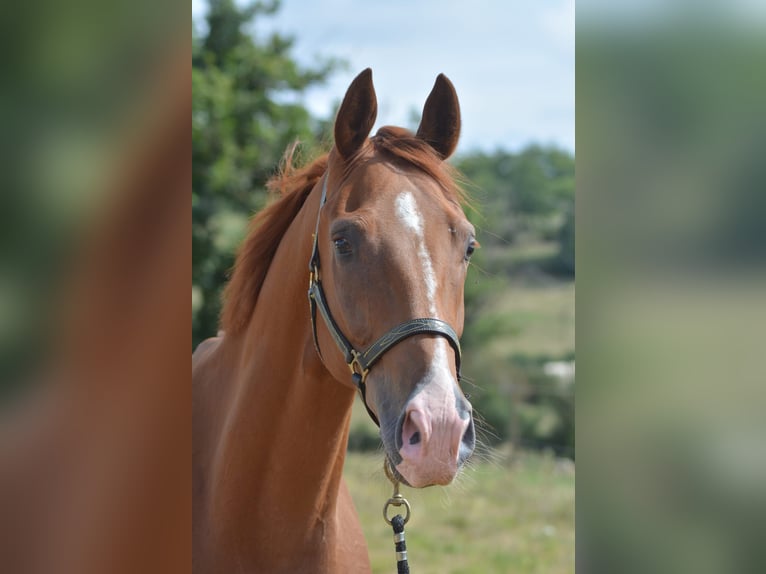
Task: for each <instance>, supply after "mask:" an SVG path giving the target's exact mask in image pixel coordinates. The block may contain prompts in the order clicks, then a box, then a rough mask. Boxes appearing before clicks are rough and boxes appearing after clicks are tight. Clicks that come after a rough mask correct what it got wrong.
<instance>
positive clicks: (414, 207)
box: [395, 191, 436, 317]
mask: <svg viewBox="0 0 766 574" xmlns="http://www.w3.org/2000/svg"><path fill="white" fill-rule="evenodd" d="M395 204H396V215H398V216H399V219H400V220H401V221H402V223H404V226H405V227H407V228H408V229H410V230H412V231H414V232H415V237H416V238H417V243H418V259H420V265H421V267H422V268H423V276H424V278H425V280H426V296H427V297H428V311H429V313H430V314H431V316H433V317H436V273H434V266H433V264H432V263H431V254H430V253H428V248H427V247H426V241H425V234H424V232H423V218H422V217H421V215H420V211H418V204H417V203H416V202H415V197H414V196H413V195H412V193H410V192H409V191H405V192H403V193H401V194H399V195H398V196H397V198H396V202H395Z"/></svg>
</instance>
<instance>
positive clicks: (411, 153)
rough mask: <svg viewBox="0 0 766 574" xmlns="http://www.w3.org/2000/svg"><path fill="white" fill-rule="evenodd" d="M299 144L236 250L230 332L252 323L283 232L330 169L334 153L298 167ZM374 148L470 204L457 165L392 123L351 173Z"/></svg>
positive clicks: (226, 314) (224, 318)
mask: <svg viewBox="0 0 766 574" xmlns="http://www.w3.org/2000/svg"><path fill="white" fill-rule="evenodd" d="M296 147H297V142H296V143H295V144H293V145H291V146H289V147H288V148H287V151H286V152H285V155H284V157H283V159H282V163H281V166H280V170H279V172H278V173H277V174H276V175H275V176H274V177H272V178H271V179H270V180H269V181H268V182H267V183H266V189H267V190H268V191H269V192H270V193H275V194H278V195H279V199H277V201H275V202H273V203H271V204H270V205H269V206H267V207H266V208H264V209H263V210H261V211H260V212H259V213H258V214H257V215H256V216H255V217H254V218H253V220H252V221H251V222H250V226H249V230H248V234H247V238H246V239H245V241H244V242H243V243H242V245H241V246H240V248H239V250H238V251H237V258H236V262H235V264H234V271H233V273H232V276H231V279H230V281H229V284H228V285H227V286H226V289H225V290H224V306H223V311H222V314H221V329H222V330H223V331H225V332H227V333H237V332H240V331H242V329H244V328H245V326H246V325H247V322H248V321H249V320H250V317H251V316H252V314H253V310H254V309H255V304H256V301H257V300H258V295H259V293H260V291H261V286H262V285H263V281H264V279H265V278H266V273H267V272H268V270H269V266H270V265H271V261H272V259H273V258H274V254H275V253H276V251H277V247H279V243H280V241H281V240H282V236H283V235H284V234H285V232H286V231H287V228H288V227H289V226H290V223H291V222H292V221H293V219H294V218H295V216H296V215H297V214H298V212H299V211H300V209H301V207H302V206H303V203H304V202H305V201H306V198H307V197H308V195H309V193H310V192H311V190H312V189H313V188H314V186H315V185H316V183H317V182H318V181H319V180H320V179H321V177H322V175H323V174H324V172H325V170H326V169H327V164H328V157H329V154H324V155H322V156H320V157H318V158H317V159H315V160H314V161H313V162H311V163H310V164H308V165H307V166H305V167H303V168H300V169H296V167H295V165H294V163H293V158H294V155H295V150H296ZM370 149H373V150H374V151H375V152H378V153H381V154H385V155H388V156H389V157H391V158H394V159H398V160H400V161H403V162H404V163H407V164H410V165H412V166H414V167H416V168H417V169H419V170H421V171H423V172H424V173H425V174H426V175H428V176H430V177H431V178H433V179H434V180H435V181H436V182H437V183H438V184H439V186H440V187H441V188H442V190H443V192H444V195H445V197H446V198H447V200H449V201H452V202H454V203H456V204H458V205H461V206H465V205H469V201H468V198H467V195H466V193H465V192H464V191H463V189H462V187H460V185H458V182H459V181H461V179H460V175H459V174H458V172H457V170H456V169H455V168H453V167H452V166H451V165H449V164H448V163H447V162H445V161H443V159H442V158H441V157H440V156H439V155H438V154H437V153H436V152H435V151H434V150H433V148H432V147H431V146H430V145H429V144H428V143H427V142H426V141H425V140H422V139H420V138H418V137H417V136H415V135H413V134H412V132H410V131H409V130H406V129H404V128H399V127H393V126H384V127H382V128H380V129H379V130H378V132H377V133H376V134H375V136H374V137H372V138H370V139H369V140H367V141H366V142H365V144H364V145H363V146H362V148H361V149H360V150H359V152H358V153H357V154H355V155H354V156H353V157H352V158H350V159H349V161H347V162H346V165H345V174H346V175H348V174H349V173H350V172H351V171H353V170H354V168H355V167H357V166H358V165H359V164H360V163H361V162H363V161H364V159H365V158H366V157H369V153H368V152H369V151H370Z"/></svg>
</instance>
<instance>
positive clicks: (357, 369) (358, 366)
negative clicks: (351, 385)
mask: <svg viewBox="0 0 766 574" xmlns="http://www.w3.org/2000/svg"><path fill="white" fill-rule="evenodd" d="M361 356H362V354H361V353H360V352H359V351H357V350H356V349H351V357H352V359H351V361H350V362H349V363H347V365H348V368H349V370H350V371H351V374H352V375H359V376H360V377H361V379H362V380H361V382H362V383H363V382H364V381H365V380H366V379H367V373H369V372H370V369H369V368H367V369H365V368H364V367H363V366H362V363H361V362H360V361H359V358H360V357H361Z"/></svg>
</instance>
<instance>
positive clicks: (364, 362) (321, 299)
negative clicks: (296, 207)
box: [308, 169, 461, 426]
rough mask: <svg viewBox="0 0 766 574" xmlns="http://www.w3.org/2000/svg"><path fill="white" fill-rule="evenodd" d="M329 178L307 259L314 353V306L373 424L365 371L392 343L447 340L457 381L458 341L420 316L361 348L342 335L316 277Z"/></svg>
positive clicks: (449, 331) (444, 328)
mask: <svg viewBox="0 0 766 574" xmlns="http://www.w3.org/2000/svg"><path fill="white" fill-rule="evenodd" d="M328 179H329V169H328V170H327V171H326V172H325V176H324V182H323V183H322V198H321V200H320V202H319V211H318V213H317V223H316V228H315V230H314V245H313V248H312V251H311V259H309V290H308V298H309V306H310V309H311V330H312V333H313V336H314V347H315V348H316V351H317V354H318V355H319V357H320V358H322V351H321V350H320V349H319V338H318V337H317V325H316V316H317V309H319V314H320V315H321V316H322V319H323V320H324V323H325V325H326V326H327V330H328V331H329V332H330V335H331V336H332V338H333V340H334V341H335V344H336V345H337V346H338V348H339V349H340V350H341V352H342V353H343V356H344V359H345V361H346V365H348V368H349V369H350V371H351V381H352V382H353V383H354V386H356V388H357V390H358V391H359V394H360V395H361V397H362V402H364V406H365V408H366V409H367V413H368V414H369V415H370V418H371V419H372V420H373V421H374V422H375V424H376V425H378V426H380V422H379V421H378V418H377V417H376V416H375V413H373V412H372V410H371V409H370V407H369V405H368V404H367V385H366V380H367V374H368V373H369V372H370V369H371V368H372V366H373V365H374V364H375V363H377V362H378V361H379V360H380V358H381V357H382V356H383V355H384V354H385V353H386V352H388V351H389V350H390V349H391V348H392V347H393V346H394V345H396V344H398V343H400V342H402V341H403V340H405V339H407V338H409V337H413V336H415V335H424V334H425V335H439V336H441V337H444V338H445V339H447V342H448V343H449V344H450V346H451V347H452V349H453V350H454V351H455V366H456V372H457V379H458V382H459V381H460V354H461V353H460V341H459V340H458V336H457V333H455V330H454V329H453V328H452V327H450V325H449V324H448V323H445V322H444V321H442V320H441V319H434V318H420V319H410V320H409V321H405V322H404V323H401V324H400V325H397V326H396V327H394V328H393V329H391V330H390V331H388V332H387V333H386V334H384V335H383V336H382V337H380V338H379V339H378V340H377V341H375V342H374V343H373V344H372V345H370V346H369V347H367V349H365V350H364V351H362V352H360V351H357V350H356V349H355V348H354V346H353V345H352V344H351V343H350V342H349V340H348V338H346V336H345V335H344V334H343V332H342V331H341V330H340V327H338V324H337V323H336V322H335V320H334V319H333V317H332V314H331V313H330V309H329V308H328V306H327V299H326V298H325V294H324V289H322V282H321V281H320V279H319V249H318V238H319V220H320V216H321V214H322V207H324V204H325V203H326V201H327V180H328Z"/></svg>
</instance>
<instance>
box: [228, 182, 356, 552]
mask: <svg viewBox="0 0 766 574" xmlns="http://www.w3.org/2000/svg"><path fill="white" fill-rule="evenodd" d="M318 196H319V190H318V189H316V188H315V189H314V191H312V193H311V195H310V196H309V198H307V200H306V203H305V204H304V206H303V208H302V209H301V211H300V212H299V214H298V215H297V216H296V218H295V220H294V221H293V223H292V224H291V226H290V228H289V229H288V231H287V233H286V234H285V236H284V238H283V239H282V242H281V244H280V246H279V248H278V249H277V252H276V255H275V257H274V260H273V261H272V264H271V267H270V269H269V272H268V274H267V276H266V279H265V281H264V284H263V287H262V289H261V292H260V295H259V298H258V302H257V304H256V307H255V311H254V313H253V317H252V318H251V321H250V323H249V325H248V328H247V330H246V332H245V333H244V334H243V335H240V336H239V337H235V338H234V340H233V341H232V342H231V343H232V345H235V346H236V347H237V348H238V352H237V353H235V354H234V356H238V357H237V360H238V367H237V368H236V375H235V377H234V381H235V387H234V388H233V389H231V390H232V391H233V392H232V394H231V395H230V396H231V399H230V401H229V409H228V412H227V414H226V421H225V423H224V428H223V429H222V430H223V432H222V434H221V440H220V442H219V449H218V452H217V453H216V457H217V459H218V460H217V466H218V470H219V471H220V472H219V473H218V476H217V477H216V486H217V487H219V494H220V495H221V497H222V498H221V499H220V500H223V501H224V505H225V506H226V507H227V508H226V509H224V511H225V512H226V513H228V514H229V516H228V517H227V519H228V520H233V522H231V525H232V526H233V528H234V529H235V530H236V529H239V532H243V533H247V532H249V533H252V532H254V531H257V530H259V529H258V528H257V524H250V525H248V524H241V521H243V520H249V521H252V522H257V521H258V519H259V518H258V516H259V515H260V516H261V517H262V516H270V518H269V520H271V521H272V522H273V521H274V520H275V519H274V518H273V517H274V516H277V517H278V518H277V519H276V520H277V521H280V522H282V523H284V525H285V526H286V527H287V526H288V525H289V528H291V529H293V530H294V531H299V530H300V529H301V528H302V527H305V528H307V529H310V528H313V525H315V524H316V522H317V519H319V520H320V521H324V517H325V516H327V515H329V516H332V515H333V514H334V510H335V508H334V507H335V501H336V498H337V495H338V489H339V485H340V479H341V474H342V469H343V462H344V459H345V450H346V443H347V439H348V426H349V420H350V415H351V405H352V404H353V401H354V391H353V389H352V388H351V387H347V386H344V385H342V384H340V383H339V382H338V381H336V380H334V379H333V378H332V377H331V376H330V374H329V373H328V372H327V371H326V369H325V368H324V366H323V365H322V363H321V361H320V360H319V358H318V356H317V354H316V351H315V349H314V346H313V338H312V332H311V320H310V313H309V305H308V301H307V299H306V289H307V282H308V277H307V275H308V260H309V256H310V251H311V245H312V242H311V241H312V235H311V234H312V232H313V227H314V222H315V217H316V213H317V209H318V207H319V197H318ZM219 510H221V509H220V508H219ZM232 512H233V513H234V514H235V515H236V516H231V513H232ZM302 523H303V524H302ZM272 526H274V525H272ZM260 530H263V525H262V524H261V528H260ZM249 542H250V543H252V539H251V540H250V541H249Z"/></svg>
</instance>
